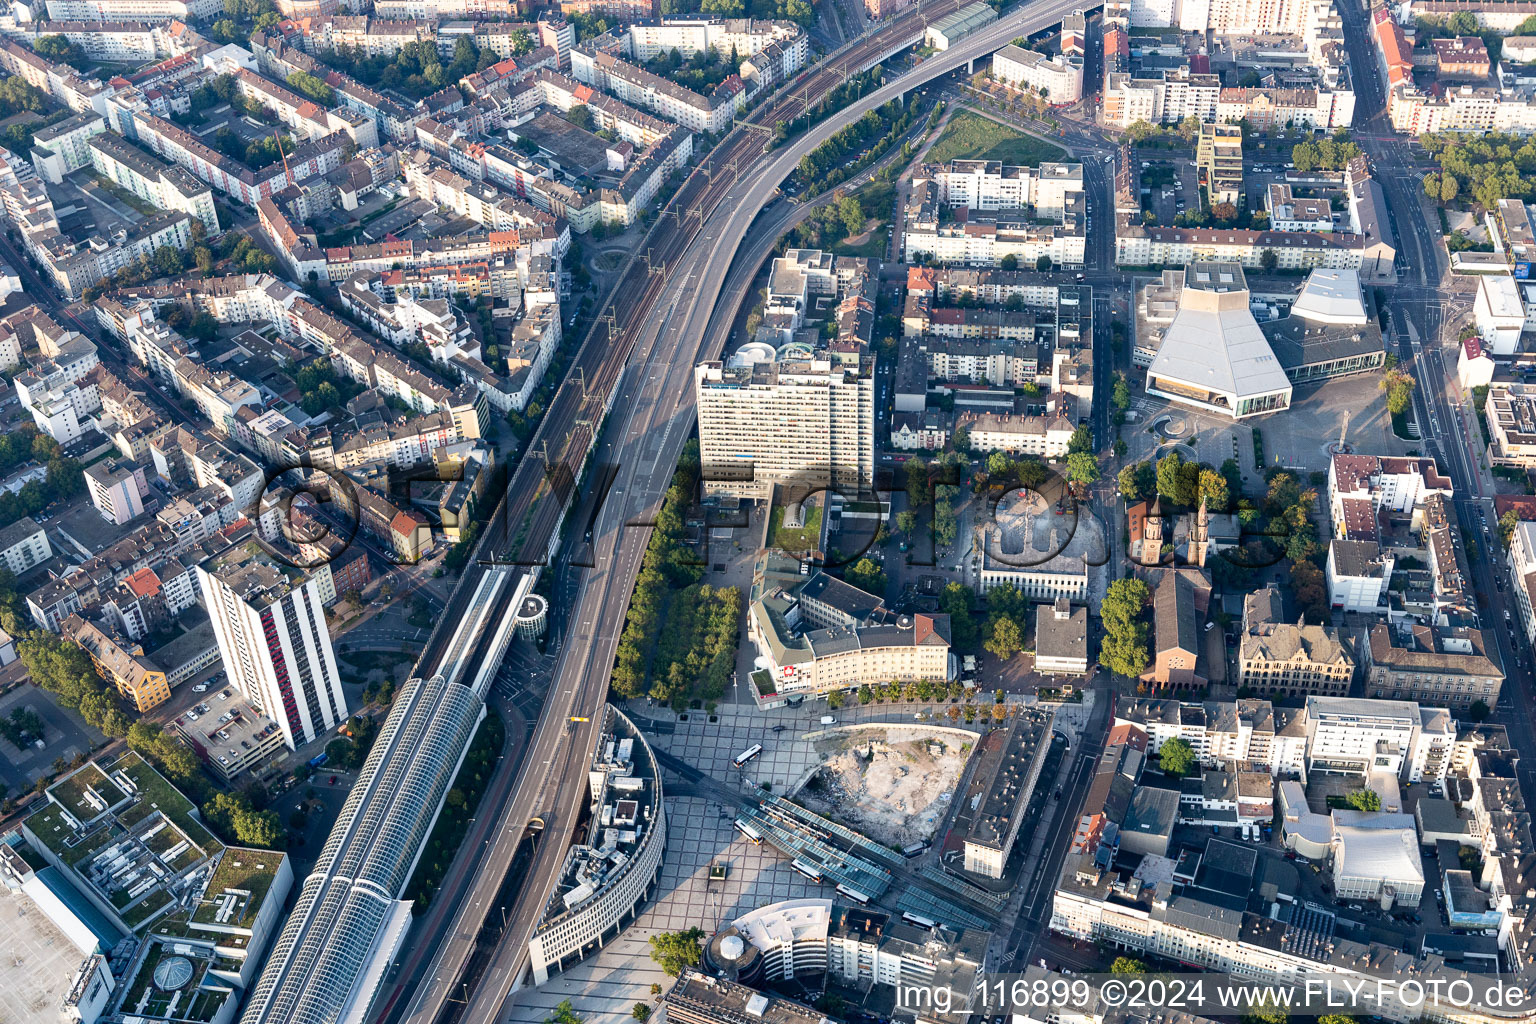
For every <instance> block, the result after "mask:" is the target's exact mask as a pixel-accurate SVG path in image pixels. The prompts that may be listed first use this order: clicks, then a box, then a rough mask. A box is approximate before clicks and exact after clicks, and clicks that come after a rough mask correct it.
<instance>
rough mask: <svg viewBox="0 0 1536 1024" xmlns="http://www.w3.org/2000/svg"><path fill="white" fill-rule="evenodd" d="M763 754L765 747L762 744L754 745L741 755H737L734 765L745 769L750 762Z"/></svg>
mask: <svg viewBox="0 0 1536 1024" xmlns="http://www.w3.org/2000/svg"><path fill="white" fill-rule="evenodd" d="M762 752H763V745H762V744H761V743H754V744H752V745H751V746H750V747H748V748H747V749H746V750H743V751H742V752H741V753H739V754H737V755H736V760H735V761H734V762H733V763H734V764H735V765H736V767H737V768H741V767H744V766H745V765H746V763H747V762H748V761H750V760H752V759H753V758H754V757H756V756H757V755H758V754H761V753H762Z"/></svg>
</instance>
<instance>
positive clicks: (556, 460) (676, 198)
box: [479, 0, 962, 568]
mask: <svg viewBox="0 0 1536 1024" xmlns="http://www.w3.org/2000/svg"><path fill="white" fill-rule="evenodd" d="M961 4H962V0H937V2H935V3H930V4H928V5H927V6H926V7H922V8H919V10H918V11H917V12H916V13H914V14H912V15H908V16H907V18H905V19H903V20H901V21H899V22H897V23H895V24H893V25H891V26H888V27H887V28H884V29H881V30H880V31H878V32H875V33H872V34H870V35H868V36H866V37H863V38H862V39H860V40H859V41H857V42H855V43H853V44H850V45H849V46H848V47H846V48H845V49H844V50H843V51H842V52H841V53H839V54H835V55H833V56H832V57H830V58H828V59H827V60H824V61H822V62H821V63H820V64H818V65H816V66H815V67H814V68H812V69H811V70H810V71H808V72H806V73H805V74H804V75H802V76H801V78H800V79H799V80H797V81H796V82H794V83H793V85H791V86H789V87H787V89H786V90H785V91H782V92H781V93H779V94H778V95H776V96H775V97H772V98H770V99H769V100H768V101H767V102H766V103H765V104H764V105H763V106H761V107H760V108H758V109H757V110H755V111H753V112H752V113H751V114H750V115H749V116H748V117H747V118H745V119H744V120H743V121H741V122H740V123H738V125H737V126H736V127H735V128H733V129H732V130H731V132H730V133H729V134H728V135H727V136H726V138H725V139H724V140H723V141H722V142H721V143H720V144H719V145H717V146H716V147H715V149H714V151H713V152H712V153H711V154H710V156H709V157H708V158H707V159H705V160H704V161H703V162H702V163H701V164H699V165H698V166H697V167H695V168H694V170H693V171H692V172H691V173H690V174H689V175H688V177H687V179H686V180H685V181H684V182H683V184H682V186H681V187H680V188H679V189H678V191H677V192H676V193H675V194H674V195H673V196H672V198H671V200H670V201H668V203H667V204H666V206H665V207H664V208H663V209H662V212H661V215H660V216H659V217H658V218H657V220H656V222H655V224H653V225H652V227H651V230H650V231H649V232H648V233H647V235H646V237H645V239H644V240H643V241H642V242H641V243H640V245H639V246H638V248H637V253H643V254H644V255H639V254H633V255H631V256H630V258H629V260H628V261H627V262H626V264H625V267H624V269H623V271H622V273H621V275H620V278H619V280H618V281H617V282H616V283H615V285H614V286H613V288H612V289H611V290H610V292H609V294H608V298H607V300H606V301H605V302H604V304H603V306H602V307H600V308H601V309H602V310H603V313H602V315H600V316H599V318H598V319H597V320H596V321H595V322H594V323H593V325H592V326H591V327H590V328H589V329H588V332H587V336H586V337H585V338H584V339H583V340H582V344H581V347H580V348H579V349H578V350H577V353H576V358H575V359H574V360H573V361H572V368H571V371H570V373H569V375H568V376H567V377H566V379H565V381H564V382H562V384H561V386H560V387H559V389H558V390H557V391H556V393H555V397H554V399H553V400H552V401H551V402H550V406H549V409H548V410H547V411H546V413H545V415H544V419H543V420H542V421H541V423H540V424H539V427H538V428H537V429H536V430H535V432H534V435H533V438H532V440H531V441H530V443H529V446H528V449H527V451H526V453H525V456H524V458H523V459H522V462H521V463H520V464H519V465H518V467H517V469H516V470H515V471H514V472H513V474H512V477H511V479H510V480H509V482H508V487H507V492H506V495H505V496H504V497H503V499H502V502H501V505H500V506H499V507H498V508H497V510H496V512H495V513H494V514H493V517H492V524H493V528H492V529H488V530H487V531H486V538H485V542H484V543H482V545H481V548H480V552H481V553H480V555H479V557H480V559H481V561H485V562H491V561H501V562H505V561H511V562H513V563H515V564H518V565H523V566H528V567H530V568H532V567H534V566H541V565H543V564H544V562H545V561H546V559H547V558H548V554H549V550H550V546H551V542H552V541H553V539H554V535H555V531H556V530H557V529H558V527H559V524H560V519H561V517H562V516H563V515H564V513H565V510H566V508H567V507H568V505H569V503H570V501H571V498H572V497H573V496H574V493H575V488H576V486H577V483H578V481H579V479H580V477H581V472H582V470H583V468H584V466H585V463H586V459H587V456H588V455H589V453H590V452H591V450H592V447H593V446H594V444H595V443H596V439H597V434H598V432H599V430H600V429H601V425H602V420H603V417H604V416H605V415H606V413H607V409H608V405H609V403H610V401H611V400H612V397H613V395H614V393H615V390H616V389H617V387H618V383H619V380H620V377H621V374H622V372H623V369H624V366H625V364H626V362H627V361H628V359H629V355H630V352H631V350H632V349H633V348H634V346H635V343H636V342H637V341H638V339H639V336H640V332H641V330H642V328H643V327H644V326H645V325H646V324H647V323H649V322H650V321H651V318H652V315H653V313H654V312H655V307H656V304H657V302H658V300H659V299H660V297H661V295H662V293H663V292H664V291H665V289H666V285H667V281H668V277H667V273H666V268H667V267H669V266H672V265H674V264H676V262H677V261H679V260H680V259H681V258H682V257H683V255H684V254H685V253H687V251H688V250H689V248H690V246H691V245H692V244H693V242H694V240H695V238H696V237H697V236H698V234H699V232H700V230H701V229H702V227H703V225H704V223H705V222H706V221H708V219H709V216H710V214H711V213H712V212H713V211H714V210H715V208H716V207H717V206H718V205H719V203H720V201H721V200H722V199H723V198H724V197H725V195H726V193H727V192H728V191H729V190H730V188H731V186H732V185H734V184H735V182H736V179H737V177H738V176H739V175H740V174H741V173H742V172H743V171H746V172H747V173H750V172H751V165H752V162H753V161H755V160H757V159H758V158H759V157H762V156H764V155H766V154H767V153H768V152H769V151H770V148H769V146H768V145H767V141H768V139H771V138H772V136H773V132H774V130H775V128H776V126H777V125H779V124H780V123H785V124H793V122H794V121H796V120H798V119H799V118H801V117H804V116H806V115H807V114H809V113H811V112H813V111H814V109H815V108H816V107H817V106H818V105H820V103H821V102H822V100H823V99H824V98H825V97H826V96H827V95H828V94H830V93H831V92H832V91H833V90H834V89H835V88H836V87H837V86H839V85H841V84H843V83H844V82H846V81H847V80H848V79H849V78H850V77H852V76H853V75H855V74H858V73H860V72H862V71H863V70H865V69H866V66H867V65H869V64H870V63H872V61H871V54H874V55H877V56H878V55H883V54H885V53H887V52H888V51H890V50H891V49H892V48H893V47H895V46H896V45H897V44H898V43H900V42H902V41H903V40H910V39H911V38H912V37H913V33H914V32H915V31H920V30H921V28H922V27H923V26H925V25H926V24H928V23H929V22H930V21H932V20H933V19H935V18H939V17H943V16H944V15H946V14H948V13H950V12H951V11H954V10H956V9H958V8H959V7H960V6H961Z"/></svg>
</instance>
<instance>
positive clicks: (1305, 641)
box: [1237, 588, 1355, 697]
mask: <svg viewBox="0 0 1536 1024" xmlns="http://www.w3.org/2000/svg"><path fill="white" fill-rule="evenodd" d="M1352 647H1353V645H1352V644H1351V643H1350V642H1349V640H1348V638H1347V637H1346V636H1345V635H1343V634H1342V633H1341V632H1340V631H1339V630H1337V629H1334V628H1333V627H1332V626H1309V625H1306V624H1305V623H1300V622H1290V621H1287V620H1286V619H1285V618H1284V608H1283V602H1282V600H1281V597H1280V592H1279V591H1278V590H1275V589H1271V588H1265V589H1263V590H1259V591H1255V592H1254V593H1251V594H1249V595H1247V596H1246V597H1245V598H1244V599H1243V632H1242V635H1241V638H1240V640H1239V642H1238V651H1237V685H1238V686H1239V687H1246V688H1247V689H1249V690H1252V691H1254V692H1255V693H1256V694H1258V695H1260V696H1264V697H1277V696H1278V697H1289V696H1293V695H1294V696H1312V695H1318V696H1329V697H1343V696H1347V695H1348V693H1349V685H1350V682H1351V681H1352V680H1353V679H1354V676H1355V658H1354V655H1353V653H1352Z"/></svg>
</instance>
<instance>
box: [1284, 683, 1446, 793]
mask: <svg viewBox="0 0 1536 1024" xmlns="http://www.w3.org/2000/svg"><path fill="white" fill-rule="evenodd" d="M1306 715H1307V770H1308V771H1309V772H1314V771H1324V772H1338V773H1342V774H1345V775H1370V774H1372V773H1383V774H1387V775H1392V776H1394V777H1396V778H1398V779H1401V780H1402V781H1404V782H1439V781H1441V780H1442V779H1444V777H1445V773H1446V772H1447V771H1448V770H1449V769H1450V761H1451V748H1452V747H1453V746H1454V745H1455V742H1456V723H1455V721H1453V720H1452V719H1451V718H1450V716H1449V715H1447V714H1446V713H1445V712H1443V711H1440V710H1437V709H1434V708H1421V707H1419V705H1418V704H1416V703H1414V702H1413V701H1407V700H1366V699H1359V698H1349V697H1308V698H1307V705H1306Z"/></svg>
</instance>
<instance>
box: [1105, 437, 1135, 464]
mask: <svg viewBox="0 0 1536 1024" xmlns="http://www.w3.org/2000/svg"><path fill="white" fill-rule="evenodd" d="M1110 450H1111V451H1113V452H1114V453H1115V458H1117V459H1123V458H1125V453H1126V452H1128V451H1130V450H1131V446H1130V445H1128V444H1126V443H1125V440H1124V439H1123V438H1119V437H1117V438H1115V443H1114V445H1113V446H1112V447H1111V449H1110Z"/></svg>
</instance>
